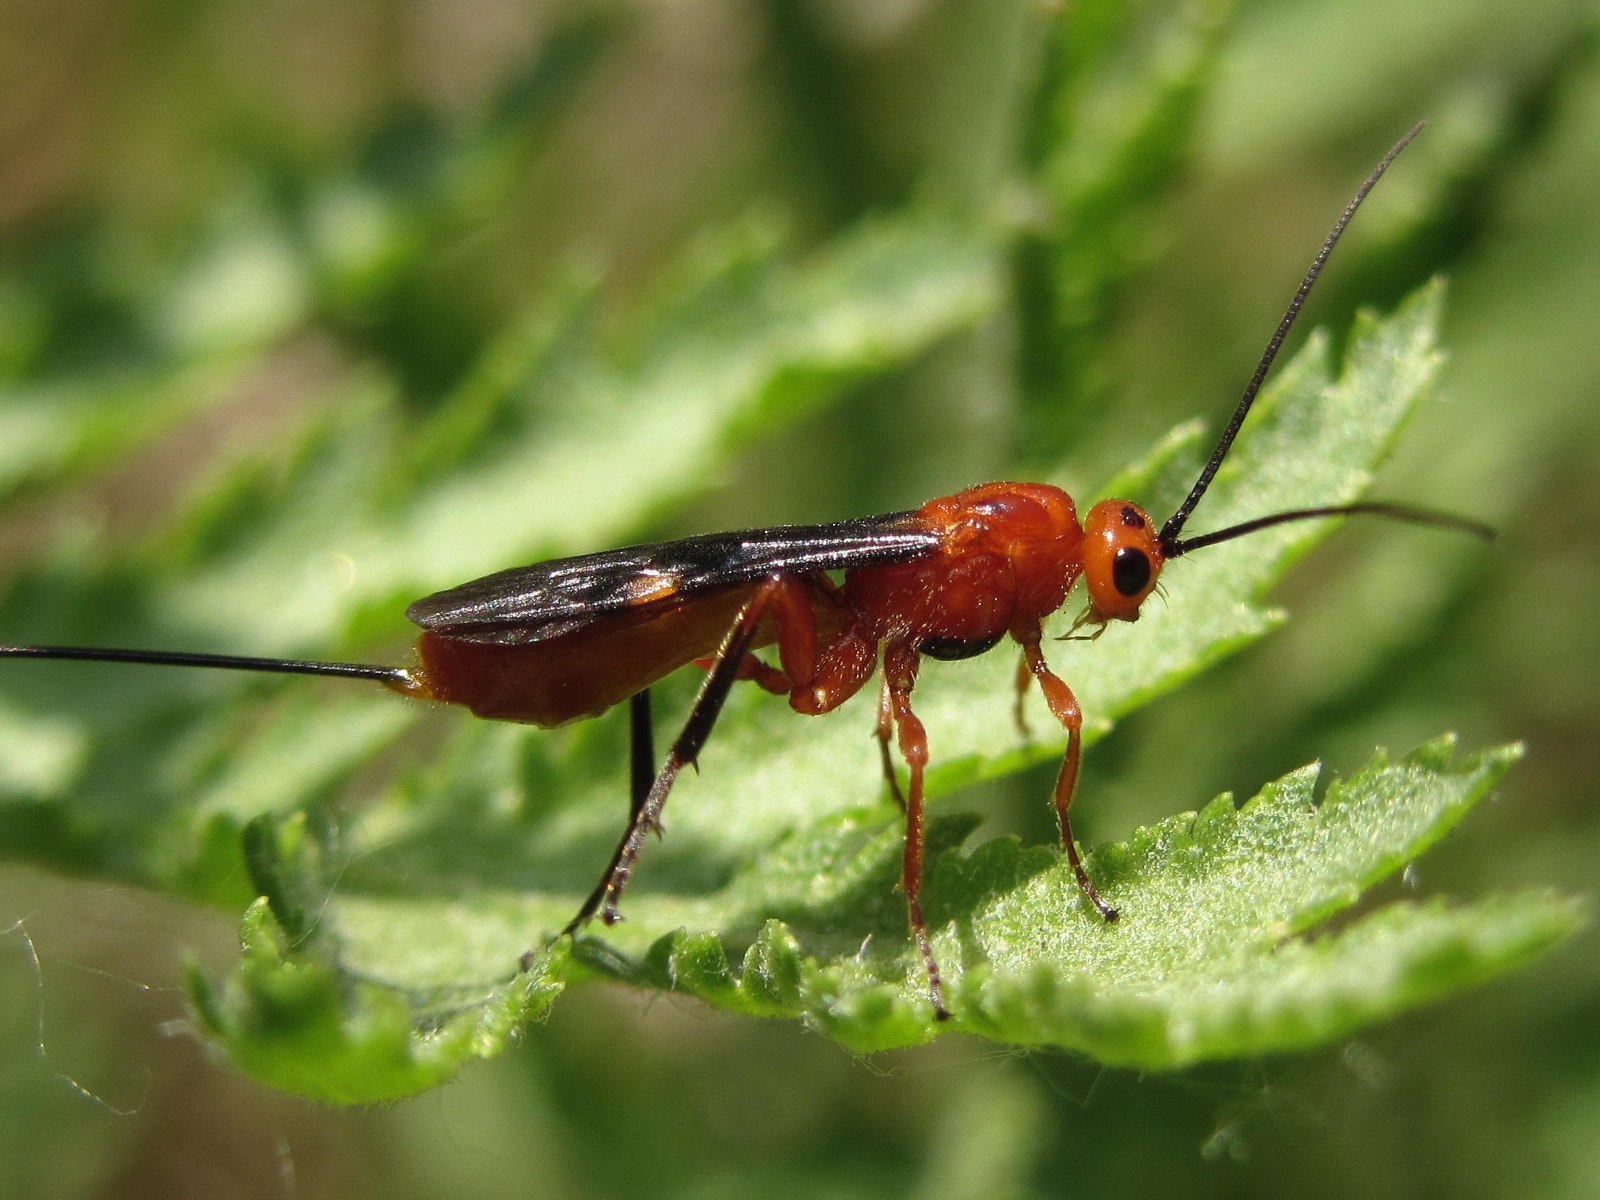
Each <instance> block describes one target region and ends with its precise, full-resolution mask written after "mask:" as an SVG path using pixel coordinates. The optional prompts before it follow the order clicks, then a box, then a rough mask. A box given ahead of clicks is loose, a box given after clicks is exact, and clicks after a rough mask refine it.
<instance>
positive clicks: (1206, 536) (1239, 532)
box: [1162, 500, 1499, 558]
mask: <svg viewBox="0 0 1600 1200" xmlns="http://www.w3.org/2000/svg"><path fill="white" fill-rule="evenodd" d="M1356 516H1373V517H1390V518H1392V519H1393V520H1396V521H1405V522H1407V523H1408V524H1411V525H1427V526H1431V527H1432V528H1434V529H1454V530H1456V531H1458V532H1460V533H1470V534H1472V536H1474V537H1480V538H1482V539H1483V540H1484V541H1486V542H1492V541H1494V540H1495V538H1497V537H1498V536H1499V534H1498V533H1497V532H1496V530H1495V528H1494V527H1493V526H1492V525H1485V524H1484V523H1483V522H1482V521H1474V520H1473V519H1472V518H1471V517H1458V516H1457V515H1456V514H1455V513H1446V512H1437V511H1435V510H1434V509H1431V508H1413V507H1412V506H1411V505H1409V504H1390V503H1388V502H1387V501H1383V500H1370V501H1365V502H1363V503H1359V504H1326V505H1322V506H1321V507H1319V508H1296V509H1291V510H1290V511H1288V512H1280V513H1273V514H1271V515H1270V516H1266V517H1257V518H1255V520H1253V521H1241V522H1240V523H1239V524H1237V525H1230V526H1228V527H1227V528H1226V529H1218V530H1216V531H1214V532H1212V533H1202V534H1201V535H1200V536H1199V537H1192V538H1180V539H1178V540H1177V541H1175V542H1170V543H1167V544H1165V545H1163V546H1162V550H1163V552H1164V553H1165V554H1166V556H1167V557H1168V558H1177V557H1178V555H1180V554H1187V553H1189V551H1191V550H1199V549H1201V548H1202V547H1204V546H1215V545H1216V544H1217V543H1218V542H1231V541H1233V539H1234V538H1237V537H1243V536H1244V535H1245V534H1247V533H1254V532H1256V530H1258V529H1268V528H1270V527H1271V526H1273V525H1282V524H1284V523H1286V522H1288V521H1306V520H1310V519H1311V518H1313V517H1356Z"/></svg>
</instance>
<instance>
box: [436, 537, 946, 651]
mask: <svg viewBox="0 0 1600 1200" xmlns="http://www.w3.org/2000/svg"><path fill="white" fill-rule="evenodd" d="M937 546H938V537H937V535H936V534H934V533H932V532H930V531H929V530H928V529H927V528H926V527H924V526H923V525H922V524H920V523H919V522H918V521H917V519H916V514H915V513H912V512H898V513H887V514H885V515H883V516H878V517H860V518H857V519H856V520H853V521H839V522H836V523H834V524H831V525H778V526H774V527H773V528H771V529H745V530H738V531H735V532H732V533H710V534H704V535H702V536H700V537H692V538H683V539H681V540H680V541H675V542H658V543H656V544H655V545H650V546H630V547H628V548H626V549H623V550H608V551H605V552H603V553H600V554H581V555H578V556H576V557H573V558H556V559H551V560H550V561H549V562H542V563H535V564H534V565H533V566H531V567H513V568H512V569H511V570H509V571H499V572H496V573H495V574H493V575H485V576H484V577H483V578H482V579H475V580H473V581H472V582H471V583H464V584H462V585H461V586H460V587H453V588H450V589H449V590H448V591H443V592H436V593H434V594H433V595H432V596H426V597H424V598H423V599H421V600H418V601H417V602H416V603H415V604H413V605H412V606H411V607H410V608H408V609H406V616H407V617H409V618H410V619H411V620H413V621H415V622H416V623H417V624H418V625H420V626H422V627H423V628H424V629H426V630H429V631H430V632H433V633H439V634H445V635H447V636H450V637H457V638H465V639H468V640H471V641H485V642H501V643H505V644H508V645H510V644H520V643H526V642H539V641H544V640H545V639H547V638H552V637H557V636H559V635H561V634H563V633H568V632H571V631H572V630H574V629H577V628H580V627H582V626H583V625H586V624H588V623H589V622H590V621H592V620H594V619H595V618H596V617H598V616H601V615H603V614H606V613H612V612H617V611H618V610H620V609H625V608H638V607H640V606H644V605H652V604H659V603H665V602H667V601H670V600H672V599H673V598H675V597H682V596H684V595H686V594H688V593H693V592H696V591H704V590H706V589H708V588H715V587H721V586H724V585H732V584H738V583H744V582H748V581H750V580H753V579H759V578H761V577H762V576H765V575H769V574H772V573H773V572H775V571H836V570H844V569H847V568H849V567H859V566H865V565H867V564H869V563H884V562H901V561H904V560H906V559H912V558H918V557H921V556H922V555H924V554H928V553H931V552H932V551H933V550H934V549H935V548H936V547H937Z"/></svg>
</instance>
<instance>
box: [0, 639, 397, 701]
mask: <svg viewBox="0 0 1600 1200" xmlns="http://www.w3.org/2000/svg"><path fill="white" fill-rule="evenodd" d="M0 658H55V659H62V658H65V659H74V660H76V661H78V662H105V663H143V664H145V665H146V666H156V667H211V668H215V669H217V670H223V671H254V672H257V673H266V674H271V675H333V676H338V677H341V678H345V679H372V680H376V681H377V682H378V683H386V684H388V685H389V686H390V687H392V688H395V689H397V690H399V691H409V690H410V689H411V687H412V685H413V683H414V682H415V681H414V680H413V679H412V677H411V674H410V673H409V672H408V671H405V670H403V669H402V668H400V667H384V666H377V665H374V664H372V663H341V662H316V661H312V660H306V659H298V658H251V657H248V656H245V655H240V654H188V653H185V652H183V651H178V650H118V649H111V648H105V649H102V648H99V647H95V646H0Z"/></svg>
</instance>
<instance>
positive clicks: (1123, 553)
mask: <svg viewBox="0 0 1600 1200" xmlns="http://www.w3.org/2000/svg"><path fill="white" fill-rule="evenodd" d="M1111 582H1112V583H1113V584H1115V585H1116V588H1117V591H1119V592H1121V593H1122V594H1123V595H1124V596H1128V597H1133V596H1137V595H1139V594H1140V593H1141V592H1143V591H1144V589H1145V588H1146V586H1148V585H1149V583H1150V557H1149V555H1147V554H1145V552H1144V551H1143V550H1139V549H1136V548H1134V547H1133V546H1124V547H1122V549H1120V550H1118V551H1117V556H1116V558H1114V559H1112V560H1111Z"/></svg>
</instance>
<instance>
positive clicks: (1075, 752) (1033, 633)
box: [1017, 628, 1117, 921]
mask: <svg viewBox="0 0 1600 1200" xmlns="http://www.w3.org/2000/svg"><path fill="white" fill-rule="evenodd" d="M1039 636H1040V634H1039V630H1038V629H1037V628H1035V629H1032V630H1027V631H1024V632H1023V633H1022V634H1020V635H1018V636H1017V641H1018V642H1020V643H1021V645H1022V654H1023V661H1024V662H1025V663H1026V664H1027V668H1028V671H1029V673H1030V674H1032V676H1033V677H1034V678H1035V679H1037V680H1038V681H1039V690H1040V691H1042V692H1043V693H1044V700H1045V703H1046V704H1047V705H1049V706H1050V712H1051V713H1052V714H1053V715H1054V716H1055V719H1056V720H1058V721H1060V722H1061V727H1062V728H1063V729H1065V730H1066V731H1067V752H1066V755H1065V756H1064V757H1063V758H1062V760H1061V772H1060V774H1058V775H1057V776H1056V789H1055V804H1056V818H1057V820H1058V821H1059V822H1060V826H1061V848H1062V849H1063V850H1064V851H1066V855H1067V861H1068V862H1070V863H1071V864H1072V871H1073V874H1075V875H1076V876H1077V877H1078V886H1079V887H1080V888H1082V889H1083V894H1084V895H1085V896H1087V897H1088V898H1089V903H1091V904H1093V905H1094V906H1095V908H1096V909H1098V910H1099V912H1100V915H1101V916H1102V917H1104V918H1105V919H1106V920H1108V921H1115V920H1116V919H1117V910H1116V909H1115V908H1113V907H1112V906H1111V905H1109V904H1107V903H1106V902H1105V901H1104V900H1102V899H1101V898H1100V893H1099V892H1097V891H1095V887H1094V884H1093V883H1092V882H1090V880H1089V873H1088V872H1087V871H1085V870H1084V869H1083V860H1082V859H1081V858H1080V857H1079V856H1078V843H1077V841H1076V840H1075V839H1074V838H1073V836H1072V818H1071V817H1070V815H1069V814H1068V810H1069V809H1070V808H1071V807H1072V794H1073V792H1074V791H1076V790H1077V786H1078V764H1079V762H1080V760H1081V759H1082V756H1083V710H1082V709H1080V708H1079V707H1078V698H1077V697H1076V696H1074V695H1073V694H1072V689H1071V688H1070V687H1068V686H1067V684H1066V681H1065V680H1064V679H1062V678H1061V676H1059V675H1057V674H1056V673H1055V672H1054V671H1052V670H1051V669H1050V665H1049V664H1048V663H1047V662H1045V660H1044V652H1043V651H1041V650H1040V649H1039Z"/></svg>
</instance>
